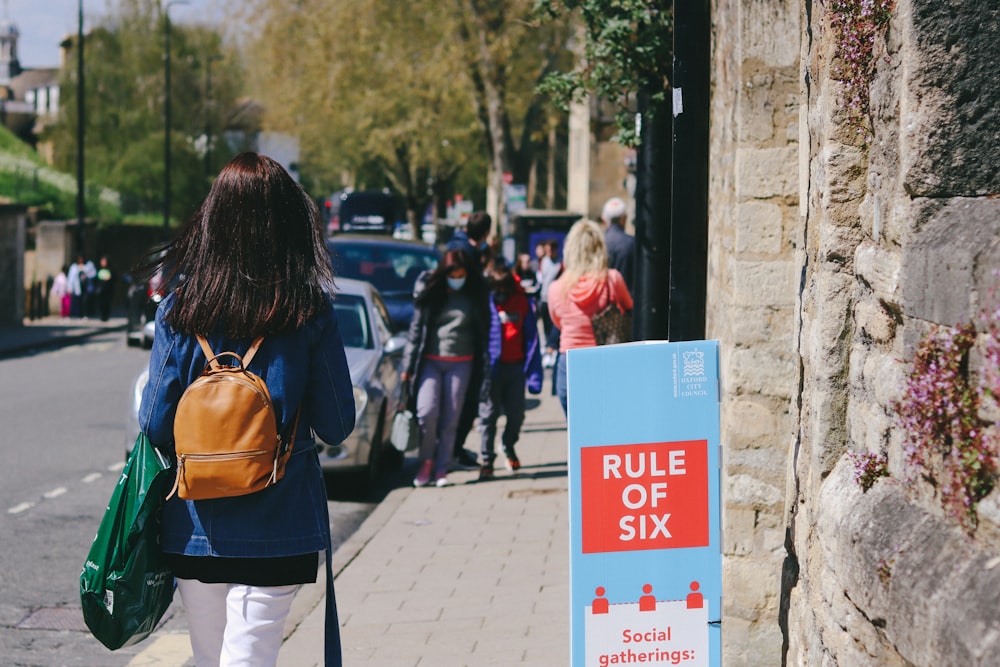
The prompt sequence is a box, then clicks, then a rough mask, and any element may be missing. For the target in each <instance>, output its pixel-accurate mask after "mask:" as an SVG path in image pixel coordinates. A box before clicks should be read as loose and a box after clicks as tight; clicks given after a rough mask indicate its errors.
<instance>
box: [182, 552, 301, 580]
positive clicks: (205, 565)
mask: <svg viewBox="0 0 1000 667" xmlns="http://www.w3.org/2000/svg"><path fill="white" fill-rule="evenodd" d="M163 555H164V557H165V558H166V560H167V565H168V566H169V567H170V569H171V570H173V573H174V576H175V577H177V578H178V579H197V580H198V581H200V582H202V583H205V584H243V585H246V586H292V585H296V584H311V583H313V582H314V581H316V570H317V568H318V567H319V554H318V553H315V552H314V553H311V554H302V555H299V556H282V557H278V558H223V557H221V556H183V555H181V554H171V553H165V554H163Z"/></svg>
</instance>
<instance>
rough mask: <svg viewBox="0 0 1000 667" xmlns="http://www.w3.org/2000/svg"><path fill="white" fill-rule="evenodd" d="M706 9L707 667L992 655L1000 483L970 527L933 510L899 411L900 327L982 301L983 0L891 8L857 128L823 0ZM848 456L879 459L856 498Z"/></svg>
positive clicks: (993, 8)
mask: <svg viewBox="0 0 1000 667" xmlns="http://www.w3.org/2000/svg"><path fill="white" fill-rule="evenodd" d="M712 7H713V21H714V39H713V58H714V62H713V81H712V86H713V106H712V137H711V156H712V165H711V174H712V181H711V189H710V202H711V211H710V225H711V226H710V251H709V272H710V275H709V300H708V301H709V314H708V325H709V326H708V332H709V336H710V337H713V338H718V339H720V340H721V341H722V343H723V346H722V349H723V384H724V389H725V395H724V399H723V444H724V448H725V454H724V466H725V469H724V471H723V474H724V476H723V481H724V483H723V486H724V490H723V503H724V515H723V530H724V550H725V551H724V579H723V584H724V596H725V599H724V610H723V612H724V617H723V637H724V646H723V663H724V664H726V665H751V664H752V665H762V666H763V665H777V664H788V665H986V664H997V658H996V655H997V649H998V646H997V645H998V644H1000V617H998V616H997V614H996V611H995V605H996V600H997V599H1000V574H998V571H1000V568H998V566H1000V523H998V522H1000V491H998V490H994V492H993V493H992V494H991V495H990V496H988V497H987V498H986V499H985V500H983V501H982V502H980V504H979V512H978V516H979V525H978V528H977V529H976V530H975V531H973V532H971V534H970V533H969V532H967V531H966V530H963V528H962V527H961V526H959V524H958V523H957V521H956V520H954V519H952V518H948V517H947V516H946V515H945V513H944V511H943V510H942V508H941V501H940V497H939V496H940V491H939V489H937V488H935V487H934V486H931V485H930V484H927V483H925V482H922V481H920V479H919V476H918V477H917V479H916V480H913V479H911V478H912V477H914V475H913V474H912V471H910V470H908V469H907V466H906V463H905V460H904V459H905V457H904V452H903V443H904V434H903V433H902V432H901V431H900V429H899V428H898V427H897V425H896V424H897V421H896V412H895V408H894V405H895V403H896V401H898V400H899V399H900V397H901V393H902V389H903V384H904V380H905V375H906V372H907V364H908V363H909V362H910V360H911V359H912V357H913V352H914V349H915V347H916V345H917V343H918V341H919V340H920V339H921V338H922V337H923V336H924V335H925V334H926V333H927V332H928V331H930V330H931V329H932V328H933V326H934V325H953V324H956V323H960V322H969V321H970V320H973V319H974V318H976V316H977V315H978V314H979V313H980V312H981V311H982V308H983V306H984V305H985V304H987V303H989V304H992V305H995V303H996V294H995V290H996V289H997V287H998V286H1000V279H998V278H997V277H996V276H995V275H994V272H995V271H996V270H997V269H1000V196H998V195H1000V168H998V167H997V165H998V164H1000V84H998V83H996V76H995V75H996V72H997V71H998V70H1000V49H997V48H996V44H997V43H998V41H1000V6H998V5H997V4H996V3H973V2H962V1H960V0H897V2H896V3H895V5H894V7H893V8H892V12H891V19H890V22H889V24H888V26H887V28H886V29H885V30H884V31H880V32H879V34H878V36H877V39H876V46H875V51H874V59H873V64H874V69H873V76H872V80H871V85H870V87H869V89H870V98H869V99H870V118H869V119H868V120H867V122H868V123H870V127H871V130H872V134H871V135H870V138H869V137H867V136H865V134H864V133H861V134H859V133H858V131H857V128H856V127H855V126H854V125H852V124H850V123H849V122H848V121H849V117H848V114H847V108H848V104H847V103H845V102H844V100H843V99H842V93H843V83H842V81H840V80H838V79H842V78H843V77H842V76H839V75H838V74H837V69H838V67H839V66H840V65H842V64H843V62H842V61H841V60H840V59H839V58H838V54H837V51H836V43H835V39H834V33H833V31H832V29H831V25H830V14H829V12H830V11H831V7H833V4H832V3H819V2H814V1H812V0H803V2H802V3H800V4H798V5H796V4H794V3H786V2H781V1H779V0H714V2H713V5H712ZM981 363H982V361H981V359H979V358H978V357H974V359H973V368H972V370H971V373H972V376H973V377H972V379H973V380H975V373H976V372H977V369H978V367H979V366H978V365H979V364H981ZM994 412H995V410H994ZM849 451H853V452H870V453H873V454H885V455H886V456H887V457H888V470H889V473H890V475H889V477H885V478H882V479H880V480H879V481H877V482H876V483H875V484H874V486H873V487H872V488H871V489H870V490H868V491H867V492H864V491H862V489H861V488H860V487H859V486H858V484H857V483H856V482H855V480H854V477H853V466H852V464H851V463H850V461H849V459H848V457H847V452H849Z"/></svg>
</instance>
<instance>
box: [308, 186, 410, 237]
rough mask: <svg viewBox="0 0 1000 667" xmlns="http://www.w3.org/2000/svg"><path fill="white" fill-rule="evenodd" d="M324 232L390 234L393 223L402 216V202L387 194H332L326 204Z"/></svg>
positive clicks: (374, 192)
mask: <svg viewBox="0 0 1000 667" xmlns="http://www.w3.org/2000/svg"><path fill="white" fill-rule="evenodd" d="M327 208H328V209H329V216H328V217H329V219H328V222H327V233H329V234H335V233H339V232H372V233H376V234H392V231H393V229H395V227H396V221H397V220H401V219H402V218H403V217H405V215H404V212H403V210H402V205H401V201H400V200H399V198H398V197H395V196H393V195H392V194H389V193H388V192H378V191H359V192H342V193H340V194H339V195H337V194H336V193H335V195H334V196H333V197H331V198H330V200H329V201H328V206H327Z"/></svg>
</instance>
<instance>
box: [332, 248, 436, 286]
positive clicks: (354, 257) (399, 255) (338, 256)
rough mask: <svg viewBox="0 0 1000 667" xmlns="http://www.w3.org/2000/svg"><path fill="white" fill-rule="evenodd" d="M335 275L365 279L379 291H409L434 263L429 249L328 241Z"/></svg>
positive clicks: (434, 255)
mask: <svg viewBox="0 0 1000 667" xmlns="http://www.w3.org/2000/svg"><path fill="white" fill-rule="evenodd" d="M331 247H332V249H333V253H334V254H333V271H334V274H335V275H338V276H344V277H345V278H354V279H356V280H366V281H368V282H370V283H372V284H373V285H375V287H377V288H378V290H379V292H382V294H391V293H405V294H409V293H411V292H412V291H413V284H414V283H415V282H416V280H417V276H419V275H420V274H421V273H422V272H424V271H426V270H428V269H433V268H435V267H436V266H437V264H438V258H437V255H436V254H435V253H434V251H433V250H429V249H423V248H413V249H410V248H394V247H382V246H375V245H367V244H358V245H354V244H349V243H336V244H332V246H331Z"/></svg>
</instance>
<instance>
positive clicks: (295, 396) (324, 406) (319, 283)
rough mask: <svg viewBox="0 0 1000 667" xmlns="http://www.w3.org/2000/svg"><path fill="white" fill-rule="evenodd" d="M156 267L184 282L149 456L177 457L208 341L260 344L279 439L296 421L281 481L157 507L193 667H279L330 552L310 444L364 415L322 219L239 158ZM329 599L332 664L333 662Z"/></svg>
mask: <svg viewBox="0 0 1000 667" xmlns="http://www.w3.org/2000/svg"><path fill="white" fill-rule="evenodd" d="M150 268H151V270H162V271H165V272H166V273H167V276H168V283H167V284H177V287H176V288H175V289H174V291H173V292H172V293H171V294H170V295H169V296H168V297H167V298H166V299H164V301H163V303H162V304H161V305H160V308H159V310H158V311H157V314H156V333H155V336H154V339H153V350H152V353H151V358H150V363H149V382H148V383H147V385H146V388H145V390H144V391H143V395H142V404H141V406H140V409H139V423H140V425H141V427H142V428H143V430H144V432H145V433H146V435H147V436H148V437H149V439H150V440H151V441H152V442H153V444H155V445H156V446H157V447H159V448H160V449H161V450H163V451H165V452H167V453H172V452H173V427H174V415H175V412H176V410H177V404H178V401H179V400H180V397H181V394H182V393H183V392H184V390H185V388H186V387H187V386H188V385H189V384H191V383H192V382H193V381H194V380H195V379H197V378H198V376H199V375H200V374H201V372H202V370H203V369H204V367H205V365H206V363H207V359H206V357H205V353H204V352H203V351H202V348H201V346H200V345H199V343H198V341H197V336H199V335H200V336H204V337H205V338H206V339H207V340H208V342H209V344H210V346H211V349H212V350H213V351H215V352H216V353H218V352H221V351H232V352H236V353H238V354H241V355H242V354H243V353H245V352H246V351H247V349H248V348H249V346H250V344H251V342H252V341H253V340H254V339H255V338H257V337H260V336H263V337H264V340H263V344H262V345H261V346H260V348H259V350H258V351H257V353H256V355H255V356H254V357H253V360H252V361H251V363H250V364H249V370H251V371H252V372H254V373H256V374H257V375H259V376H260V377H261V378H263V379H264V381H265V383H266V384H267V388H268V391H269V392H270V395H271V399H272V403H273V405H274V411H275V414H276V416H277V421H278V432H279V433H289V432H290V431H291V430H292V423H293V421H294V420H295V418H296V415H298V424H297V428H295V429H294V430H295V433H296V434H297V436H296V439H295V441H294V444H293V447H292V455H291V458H290V459H289V461H288V463H287V466H286V469H285V476H284V478H283V479H281V480H279V481H277V482H276V483H274V484H272V485H271V486H268V487H267V488H265V489H263V490H262V491H258V492H256V493H251V494H249V495H241V496H237V497H227V498H217V499H211V500H196V501H190V500H182V499H180V498H179V497H177V496H174V497H172V498H171V499H170V500H168V501H167V503H166V505H165V507H164V511H163V527H162V548H163V551H164V552H165V554H166V556H167V559H168V562H169V563H170V565H171V567H172V569H173V571H174V574H175V576H176V578H177V584H178V590H179V592H180V595H181V598H182V599H183V602H184V608H185V611H186V612H187V615H188V626H189V632H190V636H191V646H192V649H193V651H194V657H195V662H196V664H197V665H198V667H203V666H205V665H213V666H214V665H237V664H238V665H274V664H275V663H276V661H277V656H278V649H279V648H280V646H281V640H282V635H283V631H284V622H285V618H286V617H287V615H288V612H289V610H290V607H291V602H292V598H293V597H294V595H295V592H296V590H297V589H298V586H299V585H301V584H303V583H308V582H313V581H315V580H316V574H317V567H318V554H319V552H320V551H323V550H326V549H329V544H330V533H329V517H328V515H327V501H326V498H327V496H326V490H325V487H324V484H323V474H322V470H321V468H320V465H319V458H318V456H317V453H316V448H315V441H314V440H313V437H312V432H315V433H317V434H318V435H319V436H320V437H322V438H323V440H325V441H326V442H341V441H342V440H343V439H344V438H345V437H347V435H348V434H350V432H351V430H352V429H353V428H354V418H355V415H354V409H355V406H354V398H353V393H352V390H351V378H350V373H349V370H348V366H347V360H346V357H345V354H344V346H343V343H342V341H341V338H340V332H339V330H338V328H337V320H336V318H335V317H334V311H333V305H332V302H331V300H332V298H333V273H332V269H331V268H330V260H329V256H328V255H327V251H326V247H325V245H324V242H323V234H322V227H321V225H320V220H319V214H318V211H317V209H316V207H315V204H313V202H312V200H311V199H310V198H309V197H308V196H306V194H305V193H304V192H303V191H302V189H301V188H300V187H299V185H298V184H297V183H296V182H295V181H294V180H292V178H291V177H290V176H289V175H288V173H287V172H286V171H285V170H284V169H283V168H282V167H281V166H280V165H279V164H278V163H277V162H275V161H274V160H272V159H270V158H268V157H265V156H261V155H257V154H255V153H243V154H241V155H238V156H236V157H235V158H233V160H232V161H231V162H230V163H229V164H228V165H226V166H225V167H224V168H223V170H222V172H221V173H220V174H219V176H218V178H217V179H216V180H215V183H214V185H213V186H212V189H211V191H210V192H209V195H208V198H207V199H206V200H205V202H204V204H203V205H202V207H201V209H200V210H199V211H198V213H197V214H196V215H195V216H194V218H193V219H192V220H191V222H190V223H189V224H188V225H187V226H186V227H185V228H184V229H183V230H182V231H181V232H180V233H179V235H178V236H177V238H176V239H175V240H174V241H173V242H172V243H171V244H169V245H168V246H167V248H166V252H165V253H164V254H163V255H162V256H161V257H160V259H159V260H157V261H156V262H154V264H153V266H152V267H150ZM327 562H328V563H329V556H328V557H327ZM328 576H329V573H328ZM328 582H329V580H328ZM332 592H333V591H332V587H331V585H329V583H328V590H327V593H328V595H330V596H332ZM331 603H332V597H330V599H329V601H328V605H327V610H328V618H327V632H328V634H327V665H331V664H333V665H339V664H340V644H339V635H338V634H337V621H336V609H335V607H334V606H332V604H331ZM331 616H332V618H331Z"/></svg>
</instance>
